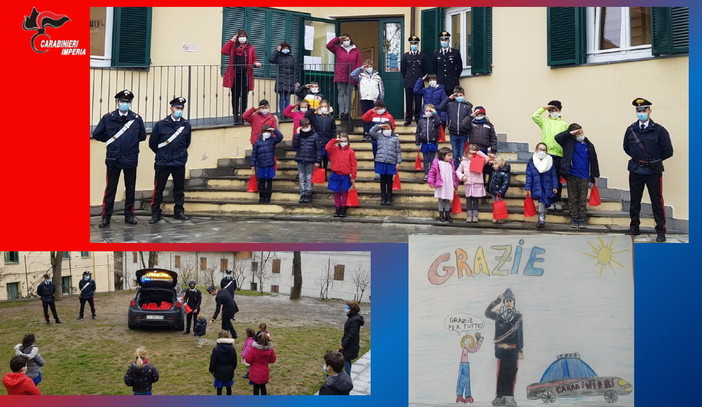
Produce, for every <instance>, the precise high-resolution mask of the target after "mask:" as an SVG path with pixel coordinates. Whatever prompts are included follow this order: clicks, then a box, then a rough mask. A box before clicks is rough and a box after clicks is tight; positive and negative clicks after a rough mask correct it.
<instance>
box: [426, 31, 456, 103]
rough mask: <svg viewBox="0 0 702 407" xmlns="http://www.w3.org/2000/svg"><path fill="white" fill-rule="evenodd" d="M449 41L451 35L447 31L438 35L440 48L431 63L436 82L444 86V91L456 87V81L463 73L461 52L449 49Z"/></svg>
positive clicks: (435, 52)
mask: <svg viewBox="0 0 702 407" xmlns="http://www.w3.org/2000/svg"><path fill="white" fill-rule="evenodd" d="M450 41H451V34H450V33H449V32H448V31H442V32H441V34H439V44H440V47H439V49H437V50H436V51H434V55H433V56H432V61H433V65H434V67H433V68H434V73H436V79H437V81H438V82H439V83H440V84H442V85H444V88H445V89H449V90H452V89H453V88H455V87H456V86H458V80H459V78H460V77H461V72H463V59H461V51H459V50H457V49H456V48H451V47H450Z"/></svg>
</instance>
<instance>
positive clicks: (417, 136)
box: [414, 115, 441, 146]
mask: <svg viewBox="0 0 702 407" xmlns="http://www.w3.org/2000/svg"><path fill="white" fill-rule="evenodd" d="M440 124H441V119H439V118H438V117H436V115H433V116H431V117H425V116H422V118H421V119H419V122H417V130H416V131H415V133H414V144H415V145H417V146H419V145H421V144H422V143H436V142H438V140H439V125H440Z"/></svg>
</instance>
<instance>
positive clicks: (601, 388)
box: [527, 353, 634, 403]
mask: <svg viewBox="0 0 702 407" xmlns="http://www.w3.org/2000/svg"><path fill="white" fill-rule="evenodd" d="M633 390H634V387H633V386H632V385H631V383H629V382H628V381H626V380H624V379H622V378H619V377H613V376H598V375H597V373H595V371H594V370H592V368H591V367H590V366H589V365H588V364H587V363H585V362H584V361H583V360H582V359H580V354H579V353H565V354H562V355H558V356H557V357H556V361H555V362H553V363H551V365H550V366H549V367H548V368H547V369H546V371H545V372H544V374H543V376H541V381H539V382H538V383H533V384H530V385H529V386H527V398H528V399H529V400H537V399H541V401H543V402H544V403H554V402H555V401H556V399H557V398H559V397H563V398H568V397H582V396H604V399H605V401H606V402H607V403H614V402H615V401H617V400H618V399H619V396H625V395H627V394H630V393H631V392H632V391H633Z"/></svg>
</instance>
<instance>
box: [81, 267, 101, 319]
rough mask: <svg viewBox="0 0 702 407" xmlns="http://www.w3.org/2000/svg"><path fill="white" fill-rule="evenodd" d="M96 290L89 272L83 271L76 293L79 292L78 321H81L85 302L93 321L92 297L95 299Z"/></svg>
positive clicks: (93, 303) (93, 306)
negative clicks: (88, 306)
mask: <svg viewBox="0 0 702 407" xmlns="http://www.w3.org/2000/svg"><path fill="white" fill-rule="evenodd" d="M96 289H97V286H96V285H95V280H93V279H92V278H91V276H90V272H89V271H84V272H83V278H82V279H81V280H80V282H79V283H78V291H79V292H80V295H79V296H78V297H79V300H80V312H79V313H78V319H83V313H84V311H85V303H86V302H87V303H88V304H90V313H91V314H92V315H93V319H95V301H94V300H93V297H95V290H96Z"/></svg>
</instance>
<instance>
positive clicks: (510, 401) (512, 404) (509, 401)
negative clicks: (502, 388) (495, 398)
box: [504, 396, 517, 407]
mask: <svg viewBox="0 0 702 407" xmlns="http://www.w3.org/2000/svg"><path fill="white" fill-rule="evenodd" d="M504 400H505V406H509V407H517V402H516V401H515V400H514V397H513V396H505V397H504Z"/></svg>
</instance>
